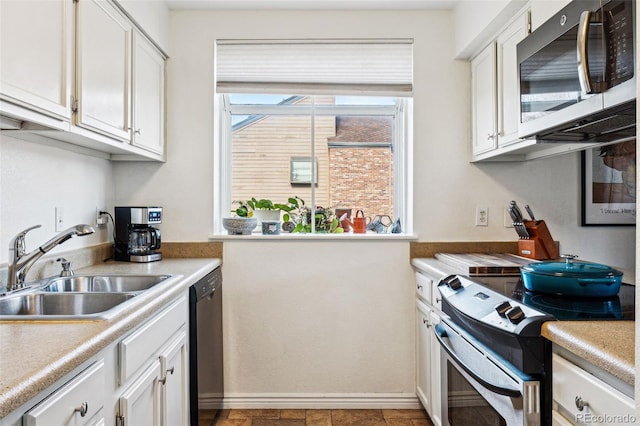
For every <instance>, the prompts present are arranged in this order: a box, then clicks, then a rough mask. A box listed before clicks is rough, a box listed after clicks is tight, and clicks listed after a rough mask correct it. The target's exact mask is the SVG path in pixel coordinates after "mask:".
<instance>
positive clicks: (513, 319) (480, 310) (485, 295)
mask: <svg viewBox="0 0 640 426" xmlns="http://www.w3.org/2000/svg"><path fill="white" fill-rule="evenodd" d="M438 290H439V291H440V294H441V295H442V300H443V310H444V312H445V313H449V314H451V313H450V312H447V311H448V310H453V311H457V313H459V314H461V315H462V316H464V317H467V318H471V319H472V320H475V321H479V322H482V323H484V324H486V325H488V326H490V327H492V328H497V329H500V330H503V331H506V332H509V333H513V334H519V333H520V332H521V330H522V328H524V326H525V325H526V324H527V323H529V322H531V321H542V320H544V321H546V320H552V319H553V318H552V317H550V316H549V315H547V314H545V313H543V312H541V311H538V310H536V309H534V308H531V307H529V306H527V305H524V304H522V303H520V302H518V301H516V300H513V299H509V298H508V297H506V296H504V295H502V294H499V293H497V292H495V291H493V290H491V289H489V288H487V287H485V286H483V285H482V284H479V283H477V282H474V281H472V280H471V279H469V278H467V277H465V276H461V275H450V276H448V277H446V278H443V279H442V281H440V284H439V285H438ZM527 319H529V321H526V320H527Z"/></svg>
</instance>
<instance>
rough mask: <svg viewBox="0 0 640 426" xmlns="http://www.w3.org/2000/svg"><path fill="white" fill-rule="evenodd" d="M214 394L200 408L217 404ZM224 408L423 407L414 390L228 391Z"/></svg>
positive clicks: (203, 401)
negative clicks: (411, 391) (390, 391)
mask: <svg viewBox="0 0 640 426" xmlns="http://www.w3.org/2000/svg"><path fill="white" fill-rule="evenodd" d="M215 404H216V403H215V398H211V399H209V401H208V398H206V397H204V398H202V397H201V398H200V400H199V403H198V406H199V407H200V408H209V407H208V405H211V408H213V407H215ZM223 408H235V409H239V408H245V409H260V408H276V409H278V408H279V409H287V408H288V409H296V408H297V409H341V408H342V409H364V408H368V409H420V408H422V405H420V402H419V400H418V398H417V396H416V395H415V394H414V393H335V394H321V393H318V394H315V393H290V394H289V393H225V395H224V401H223Z"/></svg>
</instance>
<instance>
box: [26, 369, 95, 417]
mask: <svg viewBox="0 0 640 426" xmlns="http://www.w3.org/2000/svg"><path fill="white" fill-rule="evenodd" d="M104 391H105V372H104V361H103V360H100V361H98V362H96V363H95V364H93V365H92V366H91V367H89V368H87V369H86V370H84V371H83V372H82V373H80V374H78V375H77V376H76V377H75V378H74V379H72V380H71V381H70V382H69V383H67V384H65V385H64V386H63V387H61V388H60V389H58V390H57V391H55V392H54V393H53V394H51V395H50V396H48V397H47V398H46V399H44V400H43V401H42V402H41V403H40V404H38V405H37V406H35V407H34V408H32V409H31V410H29V411H28V412H27V413H25V415H24V416H23V424H24V425H25V426H42V425H92V424H96V422H97V421H98V420H99V419H100V416H96V414H97V413H98V412H99V411H100V410H101V409H102V406H103V405H104Z"/></svg>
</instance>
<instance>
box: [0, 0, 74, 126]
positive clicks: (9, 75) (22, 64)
mask: <svg viewBox="0 0 640 426" xmlns="http://www.w3.org/2000/svg"><path fill="white" fill-rule="evenodd" d="M73 7H74V5H73V3H72V1H71V0H39V1H2V2H0V40H2V46H1V49H0V98H1V99H4V100H8V101H10V102H14V103H16V104H19V105H22V106H26V107H29V108H33V109H35V110H37V111H38V112H40V113H43V114H45V115H47V116H49V117H53V118H56V119H59V120H65V121H67V122H68V121H69V120H70V118H71V108H70V102H71V75H72V74H71V68H72V66H73V55H72V52H73V48H72V46H73V31H74V28H73V25H74V19H73V16H74V15H73ZM17 58H19V60H18V59H17Z"/></svg>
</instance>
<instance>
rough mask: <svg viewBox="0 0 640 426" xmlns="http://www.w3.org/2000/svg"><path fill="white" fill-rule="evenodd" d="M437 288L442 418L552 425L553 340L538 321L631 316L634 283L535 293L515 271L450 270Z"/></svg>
mask: <svg viewBox="0 0 640 426" xmlns="http://www.w3.org/2000/svg"><path fill="white" fill-rule="evenodd" d="M438 290H439V292H440V294H441V296H442V312H443V313H444V314H445V315H444V317H443V318H442V320H441V323H440V324H438V325H437V326H436V327H435V334H436V338H437V339H438V341H439V343H440V356H441V365H442V366H443V371H442V387H441V390H442V424H443V425H447V426H458V425H465V426H466V425H470V424H473V425H509V426H512V425H527V426H532V425H549V424H551V374H552V372H551V344H550V342H548V341H547V340H546V339H544V338H543V337H542V336H541V327H542V324H543V323H544V322H546V321H553V320H556V319H570V320H580V319H634V305H635V300H634V287H633V286H629V285H624V284H623V285H622V287H621V290H620V293H619V294H618V295H616V296H615V297H609V298H585V299H579V298H575V297H573V298H571V299H567V298H566V297H563V296H553V295H541V294H534V293H530V292H528V291H527V290H525V289H524V287H523V286H522V282H521V281H520V279H519V276H500V277H473V278H469V277H466V276H462V275H450V276H447V277H445V278H443V279H442V280H441V281H440V283H439V285H438Z"/></svg>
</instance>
